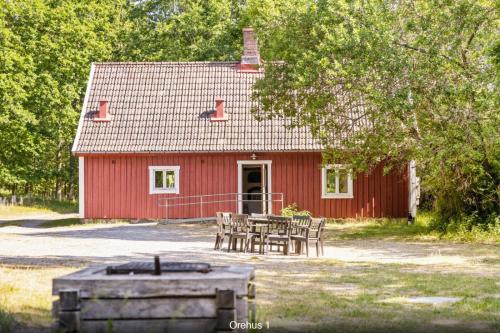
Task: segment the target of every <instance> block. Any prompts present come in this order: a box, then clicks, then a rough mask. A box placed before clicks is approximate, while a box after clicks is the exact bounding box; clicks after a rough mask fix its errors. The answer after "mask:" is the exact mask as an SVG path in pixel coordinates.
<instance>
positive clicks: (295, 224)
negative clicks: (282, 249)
mask: <svg viewBox="0 0 500 333" xmlns="http://www.w3.org/2000/svg"><path fill="white" fill-rule="evenodd" d="M310 223H311V217H310V216H309V215H294V216H293V217H292V231H291V236H304V235H305V232H306V229H307V228H308V227H309V224H310ZM294 243H295V242H291V248H292V251H293V250H294Z"/></svg>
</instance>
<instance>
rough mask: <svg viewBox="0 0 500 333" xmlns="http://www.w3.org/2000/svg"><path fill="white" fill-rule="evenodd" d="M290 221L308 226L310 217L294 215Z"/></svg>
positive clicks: (296, 224) (297, 224) (301, 225)
mask: <svg viewBox="0 0 500 333" xmlns="http://www.w3.org/2000/svg"><path fill="white" fill-rule="evenodd" d="M292 222H293V224H294V225H295V226H300V227H308V226H309V223H311V217H310V216H308V215H294V216H293V217H292Z"/></svg>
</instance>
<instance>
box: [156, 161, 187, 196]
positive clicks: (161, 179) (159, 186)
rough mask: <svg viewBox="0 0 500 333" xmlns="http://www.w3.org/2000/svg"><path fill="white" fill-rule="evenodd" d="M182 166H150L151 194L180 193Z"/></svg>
mask: <svg viewBox="0 0 500 333" xmlns="http://www.w3.org/2000/svg"><path fill="white" fill-rule="evenodd" d="M179 169H180V166H178V165H176V166H150V167H149V194H161V193H174V194H179Z"/></svg>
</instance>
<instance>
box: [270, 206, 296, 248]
mask: <svg viewBox="0 0 500 333" xmlns="http://www.w3.org/2000/svg"><path fill="white" fill-rule="evenodd" d="M268 220H269V223H268V225H267V232H266V235H265V238H266V240H265V242H266V250H267V251H270V250H272V246H273V245H276V246H277V247H278V251H279V248H280V246H283V254H285V255H288V254H289V252H290V236H291V231H292V221H291V219H290V218H289V217H283V216H274V215H270V216H268Z"/></svg>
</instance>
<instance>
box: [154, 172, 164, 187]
mask: <svg viewBox="0 0 500 333" xmlns="http://www.w3.org/2000/svg"><path fill="white" fill-rule="evenodd" d="M155 188H163V171H155Z"/></svg>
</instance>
